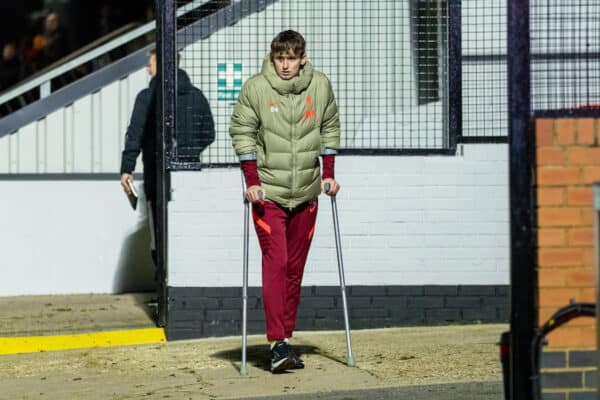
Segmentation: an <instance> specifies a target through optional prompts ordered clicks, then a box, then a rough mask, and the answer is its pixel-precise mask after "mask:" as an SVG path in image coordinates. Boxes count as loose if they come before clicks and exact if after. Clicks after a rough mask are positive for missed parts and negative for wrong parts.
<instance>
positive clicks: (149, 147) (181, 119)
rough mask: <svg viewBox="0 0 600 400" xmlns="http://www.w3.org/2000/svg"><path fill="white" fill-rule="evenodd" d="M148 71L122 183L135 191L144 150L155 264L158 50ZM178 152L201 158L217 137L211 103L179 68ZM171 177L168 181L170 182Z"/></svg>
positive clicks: (184, 158) (129, 133)
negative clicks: (137, 166) (133, 186)
mask: <svg viewBox="0 0 600 400" xmlns="http://www.w3.org/2000/svg"><path fill="white" fill-rule="evenodd" d="M146 69H147V71H148V74H149V75H150V76H151V77H152V79H151V80H150V84H149V85H148V88H146V89H143V90H142V91H140V93H138V95H137V97H136V99H135V104H134V106H133V112H132V114H131V121H130V123H129V127H128V128H127V133H126V135H125V148H124V150H123V153H122V158H121V186H122V187H123V190H124V191H125V193H127V194H131V188H130V187H129V184H128V182H133V171H134V170H135V164H136V160H137V157H138V156H139V154H140V152H141V153H142V163H143V166H144V193H145V194H146V199H147V206H148V219H149V222H150V224H149V225H150V233H151V250H152V260H153V261H154V266H155V267H156V266H157V262H156V247H155V243H154V238H155V226H154V223H153V222H154V219H155V216H156V212H157V210H156V194H157V187H156V154H157V146H156V113H157V107H156V94H157V82H156V52H155V50H151V51H150V56H149V58H148V65H147V67H146ZM175 135H176V147H175V154H176V156H177V159H178V161H183V162H198V161H199V159H200V153H201V152H202V151H203V150H204V149H205V148H206V147H208V146H209V145H210V144H211V143H212V142H213V141H214V139H215V128H214V121H213V117H212V113H211V111H210V105H209V103H208V100H207V99H206V97H205V96H204V94H203V93H202V91H201V90H200V89H198V88H196V87H195V86H194V85H193V84H192V82H191V81H190V78H189V76H188V74H187V73H186V72H185V71H184V70H182V69H180V68H178V69H177V124H176V128H175ZM169 181H170V180H169V179H168V177H167V185H168V184H169ZM155 279H157V280H159V279H162V277H161V275H160V271H156V275H155Z"/></svg>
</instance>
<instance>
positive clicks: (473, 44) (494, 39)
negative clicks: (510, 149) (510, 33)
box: [462, 0, 508, 136]
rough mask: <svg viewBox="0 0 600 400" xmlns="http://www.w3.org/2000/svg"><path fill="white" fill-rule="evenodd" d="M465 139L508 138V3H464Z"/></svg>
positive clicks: (499, 0) (483, 0) (468, 0)
mask: <svg viewBox="0 0 600 400" xmlns="http://www.w3.org/2000/svg"><path fill="white" fill-rule="evenodd" d="M462 51H463V53H462V57H463V64H462V68H463V73H462V80H463V88H462V94H463V115H462V117H463V132H462V134H463V136H506V135H507V132H508V97H507V91H506V88H507V80H506V73H507V72H506V1H505V0H465V1H463V2H462Z"/></svg>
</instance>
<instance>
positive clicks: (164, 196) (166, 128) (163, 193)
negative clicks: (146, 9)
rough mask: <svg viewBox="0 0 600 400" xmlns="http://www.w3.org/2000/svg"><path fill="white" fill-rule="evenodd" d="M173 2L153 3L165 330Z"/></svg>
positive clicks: (158, 221) (172, 129)
mask: <svg viewBox="0 0 600 400" xmlns="http://www.w3.org/2000/svg"><path fill="white" fill-rule="evenodd" d="M175 11H176V5H175V0H156V19H157V21H156V28H157V35H156V38H157V52H156V57H157V77H156V79H157V81H158V85H157V86H158V99H157V118H158V119H157V122H158V129H157V133H156V134H157V137H156V144H157V146H156V148H157V154H156V161H157V163H156V174H157V177H156V178H157V180H156V182H157V189H156V190H157V191H158V193H157V196H156V203H157V204H156V209H157V216H156V221H155V223H156V254H157V263H158V266H157V267H158V271H159V277H158V284H159V288H158V293H159V294H158V295H159V302H158V318H157V323H158V325H160V326H165V325H166V323H167V314H168V284H167V282H168V257H167V254H168V242H167V238H168V222H167V216H168V201H169V195H170V193H169V192H170V190H171V189H170V179H169V172H168V170H167V162H168V157H169V156H170V155H171V152H172V149H173V146H172V140H173V137H174V133H175V121H176V115H175V102H176V98H175V95H176V92H175V88H176V82H175V73H176V71H175V68H176V67H175V65H176V64H175V33H176V25H175V24H176V19H175Z"/></svg>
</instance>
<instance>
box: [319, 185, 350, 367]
mask: <svg viewBox="0 0 600 400" xmlns="http://www.w3.org/2000/svg"><path fill="white" fill-rule="evenodd" d="M325 191H329V189H328V188H327V186H326V187H325ZM331 212H332V214H333V229H334V233H335V249H336V251H337V261H338V273H339V275H340V290H341V292H342V306H343V308H344V326H345V328H346V347H347V349H348V358H347V360H346V363H347V364H348V366H349V367H353V366H354V355H353V354H352V343H351V341H350V320H349V318H348V301H347V299H346V282H345V279H344V261H343V258H342V241H341V239H340V223H339V221H338V213H337V202H336V200H335V196H331Z"/></svg>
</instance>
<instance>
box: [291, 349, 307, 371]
mask: <svg viewBox="0 0 600 400" xmlns="http://www.w3.org/2000/svg"><path fill="white" fill-rule="evenodd" d="M288 351H289V353H290V357H291V358H292V359H293V360H294V369H303V368H304V361H302V359H301V358H300V356H299V355H298V353H296V351H295V350H294V348H293V347H292V345H291V344H289V343H288Z"/></svg>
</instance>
